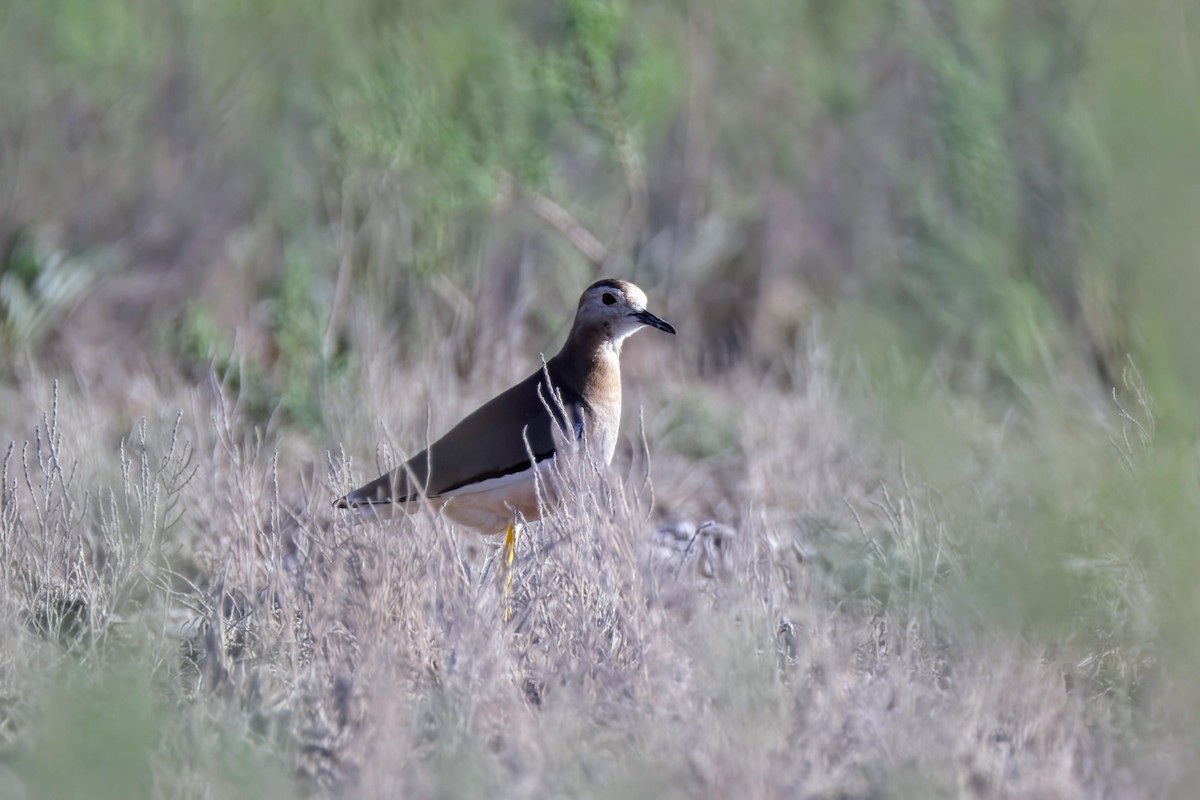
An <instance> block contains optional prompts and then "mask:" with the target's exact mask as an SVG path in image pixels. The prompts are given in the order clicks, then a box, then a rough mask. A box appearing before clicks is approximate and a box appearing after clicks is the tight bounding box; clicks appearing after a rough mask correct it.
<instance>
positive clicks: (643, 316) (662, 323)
mask: <svg viewBox="0 0 1200 800" xmlns="http://www.w3.org/2000/svg"><path fill="white" fill-rule="evenodd" d="M632 316H633V318H634V319H636V320H637V321H638V322H640V323H642V324H643V325H649V326H650V327H652V328H658V329H659V330H660V331H666V332H667V333H675V328H673V327H671V323H669V322H667V321H666V320H665V319H659V318H658V317H656V316H654V315H653V314H651V313H650V312H649V311H644V310H643V311H638V312H635V313H634V314H633V315H632Z"/></svg>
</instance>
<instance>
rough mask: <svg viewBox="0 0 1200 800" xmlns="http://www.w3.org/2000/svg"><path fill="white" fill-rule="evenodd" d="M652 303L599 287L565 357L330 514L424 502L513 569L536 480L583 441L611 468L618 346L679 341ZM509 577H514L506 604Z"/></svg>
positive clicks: (588, 293)
mask: <svg viewBox="0 0 1200 800" xmlns="http://www.w3.org/2000/svg"><path fill="white" fill-rule="evenodd" d="M646 303H647V298H646V294H645V292H643V291H642V290H641V289H639V288H638V287H637V286H635V285H634V284H632V283H630V282H629V281H625V280H619V279H616V278H607V279H605V280H600V281H597V282H595V283H593V284H592V285H591V286H589V287H588V288H587V289H586V290H584V292H583V294H582V295H581V296H580V298H579V305H578V306H577V308H576V311H575V321H574V323H573V324H572V326H571V330H570V333H569V334H568V335H567V340H566V342H565V343H564V344H563V346H562V349H561V350H559V351H558V353H557V355H555V356H554V357H553V358H550V359H549V360H546V361H544V362H543V365H542V368H541V369H539V370H537V371H536V372H534V373H533V374H532V375H530V376H529V377H528V378H526V379H525V380H523V381H521V382H520V383H518V384H516V385H515V386H513V387H511V388H510V389H508V390H506V391H504V392H502V393H501V394H499V395H497V396H496V397H495V398H493V399H491V400H489V401H488V402H487V403H484V404H483V405H482V406H480V407H479V408H478V409H477V410H475V411H474V412H472V413H471V414H469V415H467V416H466V417H465V418H464V419H463V420H462V421H461V422H459V423H458V424H457V425H455V426H454V427H453V428H451V429H450V430H449V431H448V432H447V433H446V434H445V435H444V436H442V437H441V438H440V439H438V440H437V441H435V442H433V444H431V445H429V447H428V448H426V449H425V450H422V451H421V452H420V453H418V454H417V455H415V456H413V457H412V458H411V459H409V460H408V461H406V462H405V463H404V464H402V465H400V466H399V467H397V468H395V469H393V470H391V471H390V472H386V473H384V474H383V475H380V476H379V477H378V478H376V479H375V480H373V481H371V482H370V483H368V484H366V485H364V486H361V487H359V488H357V489H355V490H354V491H352V492H350V493H348V494H346V495H344V496H342V497H340V498H338V499H337V500H335V501H334V506H335V507H336V508H342V509H364V508H372V509H376V510H391V509H394V508H401V509H404V510H408V509H410V508H412V507H415V506H416V505H418V504H420V503H422V502H424V503H428V504H429V505H430V506H432V507H433V508H434V509H435V510H438V511H440V512H441V513H442V514H444V515H445V516H446V517H448V518H449V519H450V520H452V521H454V522H456V523H458V524H460V525H463V526H465V527H468V528H472V529H475V530H477V531H479V532H481V533H484V534H498V533H501V532H503V533H504V534H505V538H504V545H503V549H502V552H501V563H502V565H503V566H504V567H505V569H506V571H507V570H509V569H510V568H511V566H512V561H513V556H514V554H515V550H516V544H517V539H518V537H519V535H520V526H521V524H522V523H523V522H531V521H533V520H536V519H539V518H540V517H541V516H542V512H543V510H544V509H543V508H542V505H543V502H541V501H544V500H545V499H546V498H545V492H544V491H540V489H544V486H543V487H539V480H538V477H537V476H538V475H539V474H542V475H544V474H546V469H547V468H548V467H549V466H551V465H552V464H553V463H554V460H555V458H556V456H558V455H559V454H560V453H561V452H563V451H565V450H567V449H569V448H570V447H572V446H573V444H574V443H577V442H582V443H584V444H585V445H586V448H587V451H588V452H589V453H590V454H591V456H592V457H594V458H595V460H596V461H597V462H598V463H599V464H601V465H604V466H607V465H608V464H609V463H610V462H611V461H612V458H613V454H614V453H615V451H616V446H617V437H618V429H619V425H620V421H621V364H620V356H621V347H622V344H623V343H624V342H625V340H626V339H627V338H629V336H631V335H632V334H634V333H636V332H637V331H639V330H641V329H643V328H646V327H650V328H656V329H658V330H660V331H664V332H666V333H669V334H672V335H674V334H675V328H674V327H673V326H672V325H671V324H670V323H668V322H666V321H665V320H663V319H662V318H660V317H658V316H656V315H654V314H652V313H651V312H650V311H648V310H647V309H646ZM539 498H540V499H541V501H540V500H539ZM511 578H512V575H511V572H509V574H508V576H507V578H506V582H505V596H506V597H507V594H508V586H509V582H510V581H511ZM505 616H506V618H507V616H508V613H507V612H506V615H505Z"/></svg>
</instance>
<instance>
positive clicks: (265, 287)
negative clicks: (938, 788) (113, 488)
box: [0, 0, 1200, 430]
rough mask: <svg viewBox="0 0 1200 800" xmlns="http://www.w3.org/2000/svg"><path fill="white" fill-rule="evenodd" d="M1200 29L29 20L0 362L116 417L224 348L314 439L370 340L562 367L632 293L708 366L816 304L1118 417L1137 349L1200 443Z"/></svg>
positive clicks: (549, 11) (26, 11)
mask: <svg viewBox="0 0 1200 800" xmlns="http://www.w3.org/2000/svg"><path fill="white" fill-rule="evenodd" d="M1198 15H1200V11H1198V10H1197V9H1196V8H1195V7H1194V6H1192V5H1191V4H1189V3H1187V2H1183V0H1157V1H1156V2H1153V3H1150V4H1147V5H1141V6H1139V7H1138V8H1136V9H1133V8H1129V7H1127V5H1126V4H1120V3H1113V2H1105V1H1104V0H1014V1H1013V2H1003V3H1002V2H978V1H977V0H969V1H968V0H906V1H904V2H897V1H893V2H867V1H866V0H848V1H838V2H834V1H833V0H804V1H803V2H784V1H783V0H750V2H746V3H739V4H737V6H736V7H735V6H729V5H727V4H722V3H706V2H684V1H683V0H679V1H678V2H646V3H621V2H601V1H600V0H594V1H593V0H563V1H562V2H551V0H528V1H522V2H516V1H512V0H509V1H506V2H464V1H462V0H458V1H456V2H398V3H391V2H388V3H384V2H366V1H365V0H354V1H353V2H347V3H340V4H337V5H335V6H331V5H330V4H326V3H318V2H290V3H279V2H268V1H266V0H251V2H240V1H239V2H224V1H223V0H219V1H217V2H205V3H192V2H169V3H161V2H151V1H150V0H144V1H143V0H122V1H121V2H109V3H103V4H98V3H93V2H88V1H87V0H47V1H46V2H38V3H28V2H9V3H6V4H4V6H3V9H2V17H0V31H2V33H0V36H2V37H3V39H2V41H0V74H3V76H4V80H3V83H2V85H0V188H2V189H3V197H0V270H2V276H0V341H2V343H3V349H2V355H3V361H2V369H0V377H2V379H3V380H4V381H5V382H6V383H9V384H13V383H19V382H20V380H21V378H22V376H23V375H25V374H27V373H28V371H29V369H30V364H31V363H37V364H40V365H42V368H43V369H47V370H59V369H70V370H72V371H73V372H74V373H75V374H76V376H77V377H78V379H79V380H80V381H81V382H82V383H83V384H85V385H87V386H88V387H90V388H91V389H93V390H95V391H97V392H104V393H107V394H108V395H114V394H115V395H117V396H119V395H120V394H121V387H122V386H124V385H125V380H126V376H127V374H128V373H129V372H131V371H147V370H154V371H162V370H177V371H180V372H182V373H184V374H195V373H201V374H203V373H204V372H206V371H207V365H208V361H209V359H210V358H217V359H218V360H221V359H225V360H230V359H231V358H232V359H233V360H237V361H239V363H240V367H239V369H240V370H241V373H242V380H243V383H244V384H245V385H244V387H243V388H244V389H245V390H246V391H249V392H252V393H258V394H260V395H261V397H262V400H261V403H260V405H261V406H262V410H263V413H264V415H266V414H271V413H276V412H278V411H282V412H283V413H284V415H285V416H286V420H287V421H288V422H289V423H294V424H296V425H299V426H302V427H304V428H306V429H308V430H317V429H319V428H320V426H321V424H322V420H321V419H320V415H319V413H318V412H317V411H316V409H317V406H318V405H319V404H318V403H316V402H314V401H313V398H312V397H311V395H313V394H315V393H317V392H319V391H320V387H321V386H322V385H324V383H325V382H327V381H337V380H341V379H344V378H345V377H346V376H347V375H348V373H347V372H346V371H345V369H344V367H345V364H346V362H347V361H348V360H353V359H354V358H355V353H356V341H357V340H358V339H360V338H361V337H362V335H363V329H364V327H369V326H374V327H375V328H377V329H378V328H384V329H386V330H388V331H390V332H392V333H393V334H394V335H395V336H396V337H397V338H398V339H399V340H400V341H401V342H403V344H404V346H405V347H408V348H421V347H424V346H426V344H427V342H428V341H429V340H430V339H436V338H438V337H441V336H443V335H445V334H446V333H447V332H449V331H451V330H455V331H458V330H462V329H465V330H467V331H469V332H470V333H471V334H472V337H470V338H468V340H467V341H468V342H472V341H473V342H476V343H478V342H491V341H495V340H496V337H497V336H501V337H511V336H532V337H533V340H532V341H533V344H535V345H537V346H538V347H542V348H546V349H549V348H550V347H552V345H553V343H554V342H555V341H556V339H555V337H556V336H561V334H562V330H563V325H564V322H563V318H564V316H565V314H566V312H565V311H564V309H567V308H569V307H570V304H571V303H573V302H574V298H575V297H577V295H578V292H579V290H580V288H581V287H582V286H584V285H586V284H587V283H588V282H590V281H591V280H592V279H594V278H596V277H598V276H605V275H618V276H623V277H627V278H631V279H633V280H635V281H637V282H639V283H640V284H642V285H643V286H644V287H645V288H647V290H648V291H649V292H650V294H651V296H652V297H653V298H655V300H656V303H657V304H658V305H659V307H660V308H661V310H662V311H663V313H664V314H666V315H668V316H669V317H670V318H672V319H674V320H676V321H677V323H679V324H681V325H682V326H683V328H684V329H685V330H686V331H687V332H688V333H687V335H686V336H683V337H681V341H680V344H681V346H682V347H684V348H686V350H687V356H686V361H687V364H688V366H689V368H690V369H692V370H694V371H695V372H696V373H699V374H706V373H710V372H714V371H721V370H724V369H727V368H729V366H730V365H732V364H734V363H739V362H751V363H754V364H758V365H759V366H760V367H761V368H762V369H764V370H769V369H770V364H771V362H772V361H773V360H775V359H778V358H779V357H780V356H781V355H783V354H786V353H788V352H790V351H794V350H795V349H796V348H797V347H799V346H801V345H802V343H803V340H804V337H805V335H806V331H808V330H810V326H811V325H812V323H813V322H814V321H820V320H823V321H824V323H825V324H826V327H827V331H828V335H829V337H830V338H831V339H833V340H834V341H837V342H846V343H851V344H853V345H854V346H856V347H860V346H866V347H868V348H870V347H873V346H886V347H887V348H893V349H897V350H901V351H903V352H904V353H905V354H906V355H908V356H912V357H914V358H915V359H916V360H917V361H918V362H919V363H922V364H933V365H934V366H935V367H936V370H937V371H938V373H939V374H940V375H941V376H942V377H943V378H944V379H945V380H947V381H949V382H950V384H951V385H952V386H954V387H955V388H956V389H959V390H962V391H964V392H974V393H978V394H980V395H989V394H991V393H997V392H998V393H1003V394H1005V395H1006V396H1011V395H1013V394H1016V395H1020V394H1021V393H1022V392H1025V391H1027V387H1028V386H1029V385H1030V384H1031V383H1038V382H1045V381H1055V380H1060V379H1063V377H1064V376H1069V380H1070V381H1071V382H1073V383H1077V384H1078V385H1081V386H1085V385H1086V386H1091V387H1094V388H1095V389H1096V390H1098V391H1099V393H1100V396H1101V397H1103V396H1104V395H1105V394H1107V392H1108V390H1109V388H1110V387H1111V386H1113V385H1118V384H1120V373H1121V370H1122V369H1123V367H1124V366H1125V365H1126V364H1127V361H1126V359H1127V357H1128V356H1129V355H1130V354H1132V356H1133V358H1134V359H1135V360H1136V362H1137V364H1138V366H1139V367H1140V369H1141V370H1142V372H1143V373H1144V375H1145V376H1146V379H1147V381H1148V382H1149V384H1150V386H1151V387H1152V389H1153V390H1154V393H1155V395H1156V397H1157V398H1158V400H1159V404H1160V410H1161V411H1163V412H1168V414H1167V419H1169V421H1170V423H1171V424H1172V425H1179V426H1182V427H1184V428H1186V429H1188V430H1191V429H1193V428H1194V425H1195V413H1194V410H1195V402H1194V400H1195V398H1196V395H1197V387H1198V385H1200V354H1198V352H1197V349H1196V348H1195V347H1193V346H1192V343H1193V341H1194V336H1195V323H1194V319H1195V313H1194V309H1195V307H1196V301H1197V300H1198V299H1200V270H1198V269H1197V268H1196V265H1195V261H1194V259H1195V254H1196V252H1197V251H1198V247H1197V237H1198V236H1200V233H1198V232H1197V226H1196V225H1195V223H1194V216H1195V213H1194V209H1195V208H1196V202H1197V197H1196V195H1197V194H1198V193H1200V180H1198V178H1200V174H1198V173H1200V150H1198V146H1197V142H1200V103H1198V102H1197V100H1198V99H1200V97H1198V92H1200V88H1198V86H1200V66H1198V65H1197V63H1196V61H1195V59H1194V48H1195V46H1196V44H1197V37H1198V36H1200V19H1198ZM460 357H461V363H460V365H459V366H460V368H461V369H462V370H464V371H469V370H470V369H471V365H472V362H473V360H474V359H475V358H477V357H478V353H477V352H474V351H473V350H469V351H467V352H463V353H461V354H460ZM277 401H278V405H277Z"/></svg>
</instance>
